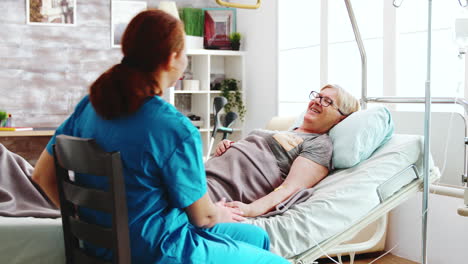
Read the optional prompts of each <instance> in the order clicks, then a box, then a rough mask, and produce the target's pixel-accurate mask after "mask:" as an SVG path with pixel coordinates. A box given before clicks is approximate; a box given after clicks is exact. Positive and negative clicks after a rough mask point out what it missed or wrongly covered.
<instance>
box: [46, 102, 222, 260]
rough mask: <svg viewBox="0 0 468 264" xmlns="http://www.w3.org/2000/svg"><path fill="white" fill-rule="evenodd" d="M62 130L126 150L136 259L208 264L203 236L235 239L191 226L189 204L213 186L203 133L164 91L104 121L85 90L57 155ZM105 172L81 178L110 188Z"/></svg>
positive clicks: (93, 217)
mask: <svg viewBox="0 0 468 264" xmlns="http://www.w3.org/2000/svg"><path fill="white" fill-rule="evenodd" d="M59 134H66V135H71V136H76V137H81V138H94V139H95V140H96V142H97V143H98V144H99V145H100V146H101V147H102V148H103V149H104V150H105V151H108V152H110V151H120V153H121V157H122V162H123V170H124V177H125V184H126V193H127V204H128V219H129V228H130V240H131V250H132V261H133V263H189V262H193V263H203V262H204V260H205V257H206V249H204V248H203V246H202V247H200V246H198V247H197V245H200V244H203V243H199V242H201V240H203V239H209V240H218V241H220V242H221V241H223V240H224V239H227V241H229V240H230V239H229V237H227V236H224V235H223V234H211V233H209V232H206V231H205V230H203V229H201V228H197V227H195V226H193V225H191V224H190V222H189V219H188V217H187V215H186V213H185V212H184V210H183V208H185V207H187V206H189V205H191V204H192V203H193V202H195V201H197V200H198V199H200V198H201V197H202V196H203V195H204V194H205V193H206V191H207V186H206V176H205V169H204V165H203V161H202V147H201V140H200V133H199V132H198V130H197V129H196V128H195V127H194V126H193V125H192V124H191V123H190V121H189V120H188V118H186V117H185V116H183V115H182V114H181V113H179V112H178V111H177V110H176V109H175V108H174V107H173V106H172V105H171V104H168V103H166V102H165V101H164V100H162V99H161V98H160V97H158V96H154V97H151V98H149V99H148V100H147V101H146V102H145V103H144V105H142V106H141V107H140V109H139V110H138V111H137V112H136V113H134V114H132V115H130V116H126V117H123V118H118V119H113V120H104V119H102V118H100V117H99V116H98V115H97V114H96V112H95V110H94V108H93V106H92V105H91V103H90V101H89V99H88V96H86V97H84V98H83V99H82V100H81V102H80V103H79V104H78V105H77V107H76V109H75V111H74V113H73V114H72V115H71V116H70V117H69V118H68V119H67V120H66V121H65V122H64V123H63V124H62V125H61V126H60V127H59V128H58V129H57V131H56V133H55V135H54V136H53V137H52V139H51V140H50V142H49V144H48V145H47V150H48V152H49V153H50V154H51V155H52V153H53V152H52V145H53V144H54V143H55V136H56V135H59ZM101 178H102V177H91V176H89V175H77V176H76V181H78V182H80V183H82V184H86V185H88V186H94V187H97V188H105V186H106V183H105V182H101V181H102V179H101ZM81 213H82V217H83V218H85V219H87V220H88V221H94V222H96V223H101V224H104V225H110V220H109V217H108V216H104V215H102V214H99V213H97V212H95V211H92V210H86V209H82V210H81ZM96 252H99V251H96ZM189 259H190V260H191V261H189Z"/></svg>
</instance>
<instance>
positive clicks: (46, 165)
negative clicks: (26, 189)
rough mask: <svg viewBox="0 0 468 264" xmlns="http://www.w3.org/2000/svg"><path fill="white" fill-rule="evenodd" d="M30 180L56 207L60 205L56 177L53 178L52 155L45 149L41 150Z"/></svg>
mask: <svg viewBox="0 0 468 264" xmlns="http://www.w3.org/2000/svg"><path fill="white" fill-rule="evenodd" d="M32 180H33V181H34V182H35V183H37V184H38V185H39V186H40V187H41V188H42V190H43V191H44V192H45V194H46V195H47V196H48V197H49V199H50V200H51V201H52V202H53V203H54V204H55V205H56V206H57V207H60V202H59V195H58V190H57V179H56V178H55V164H54V157H53V156H52V155H50V154H49V152H47V150H45V149H44V151H42V153H41V156H40V157H39V160H38V161H37V163H36V166H35V167H34V171H33V175H32Z"/></svg>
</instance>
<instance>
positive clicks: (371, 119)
mask: <svg viewBox="0 0 468 264" xmlns="http://www.w3.org/2000/svg"><path fill="white" fill-rule="evenodd" d="M304 115H305V112H304V113H302V114H301V116H300V117H299V118H298V119H296V122H295V124H294V125H293V126H292V127H291V129H294V128H296V127H299V126H301V124H302V122H303V120H304ZM393 131H394V124H393V120H392V116H391V114H390V111H389V110H388V109H387V108H386V107H384V106H377V107H373V108H369V109H367V110H361V111H357V112H355V113H353V114H351V115H350V116H348V117H346V118H345V119H344V120H343V121H341V122H340V123H338V124H337V125H335V126H334V127H333V128H332V129H331V130H330V132H329V135H330V138H331V139H332V142H333V157H332V162H333V166H334V167H335V168H336V169H346V168H350V167H353V166H355V165H357V164H359V163H360V162H361V161H363V160H366V159H367V158H369V157H370V156H371V155H372V153H374V151H375V150H376V149H377V148H379V147H380V146H382V145H383V144H385V143H387V141H389V140H390V138H391V137H392V135H393Z"/></svg>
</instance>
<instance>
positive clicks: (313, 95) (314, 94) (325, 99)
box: [309, 91, 346, 116]
mask: <svg viewBox="0 0 468 264" xmlns="http://www.w3.org/2000/svg"><path fill="white" fill-rule="evenodd" d="M317 98H319V99H320V100H319V102H320V104H321V105H322V106H324V107H328V106H330V105H331V106H333V108H335V109H336V110H337V111H338V112H339V113H340V115H342V116H346V115H345V114H343V112H341V110H340V109H339V108H338V106H336V105H335V104H334V103H333V100H332V99H331V98H330V97H328V96H322V95H321V94H320V93H318V92H316V91H312V92H310V94H309V99H310V100H314V99H317Z"/></svg>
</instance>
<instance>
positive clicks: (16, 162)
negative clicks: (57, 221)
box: [0, 144, 60, 218]
mask: <svg viewBox="0 0 468 264" xmlns="http://www.w3.org/2000/svg"><path fill="white" fill-rule="evenodd" d="M0 168H1V169H0V216H11V217H26V216H33V217H41V218H58V217H60V211H59V210H58V209H57V208H56V207H55V206H54V205H53V204H52V203H51V202H50V201H49V200H48V199H47V198H46V196H45V195H44V193H43V192H42V190H41V189H40V188H39V186H37V185H36V184H35V183H34V182H33V181H32V179H31V175H32V172H33V167H32V166H31V165H30V164H29V163H28V162H27V161H26V160H24V159H23V158H22V157H20V156H18V155H17V154H15V153H13V152H10V151H9V150H8V149H6V148H5V146H3V145H2V144H0Z"/></svg>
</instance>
